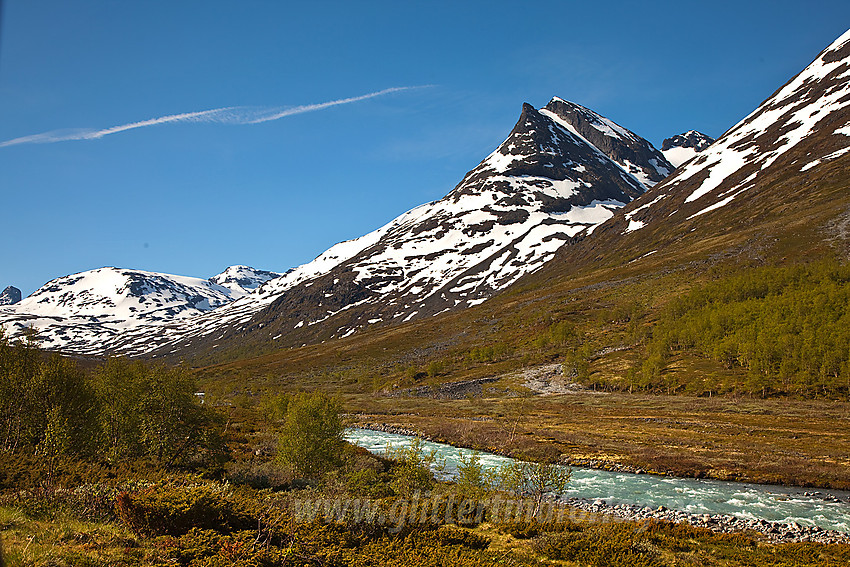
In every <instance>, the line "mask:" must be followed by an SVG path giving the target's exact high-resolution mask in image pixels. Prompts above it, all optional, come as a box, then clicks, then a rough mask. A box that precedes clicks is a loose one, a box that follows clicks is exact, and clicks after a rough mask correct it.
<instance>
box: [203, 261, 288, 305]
mask: <svg viewBox="0 0 850 567" xmlns="http://www.w3.org/2000/svg"><path fill="white" fill-rule="evenodd" d="M282 275H283V274H279V273H277V272H267V271H265V270H256V269H254V268H252V267H250V266H230V267H229V268H227V269H226V270H224V271H223V272H221V273H220V274H218V275H215V276H213V277H211V278H210V279H209V282H210V283H213V284H216V285H219V286H221V287H225V288H227V289H229V290H230V297H231V298H232V299H238V298H240V297H243V296H245V295H247V294H249V293H251V292H252V291H254V290H255V289H257V288H258V287H260V286H261V285H262V284H264V283H266V282H267V281H269V280H272V279H274V278H278V277H280V276H282Z"/></svg>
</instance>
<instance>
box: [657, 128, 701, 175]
mask: <svg viewBox="0 0 850 567" xmlns="http://www.w3.org/2000/svg"><path fill="white" fill-rule="evenodd" d="M713 143H714V138H712V137H711V136H707V135H706V134H703V133H702V132H697V131H696V130H688V131H687V132H684V133H682V134H678V135H676V136H673V137H672V138H667V139H666V140H664V141H663V142H662V143H661V153H662V154H664V157H666V158H667V161H669V162H670V163H671V164H673V165H674V166H675V167H679V166H680V165H682V164H683V163H685V162H686V161H688V160H689V159H691V158H692V157H694V156H695V155H697V154H698V153H699V152H701V151H703V150H705V149H706V148H708V147H709V146H710V145H711V144H713Z"/></svg>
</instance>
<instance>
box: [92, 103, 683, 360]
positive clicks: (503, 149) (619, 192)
mask: <svg viewBox="0 0 850 567" xmlns="http://www.w3.org/2000/svg"><path fill="white" fill-rule="evenodd" d="M672 169H673V168H672V166H671V165H670V164H669V163H667V162H666V160H665V159H664V157H663V155H661V154H660V153H659V152H658V151H657V150H655V149H654V148H652V146H651V144H649V142H647V141H646V140H643V139H642V138H640V137H639V136H636V135H635V134H633V133H631V132H629V131H628V130H626V129H625V128H622V127H621V126H619V125H617V124H615V123H614V122H612V121H610V120H607V119H605V118H603V117H601V116H599V115H598V114H596V113H593V112H592V111H590V110H588V109H585V108H583V107H581V106H579V105H575V104H572V103H567V102H565V101H563V100H561V99H557V98H556V99H553V100H552V101H551V102H550V103H549V104H548V105H547V106H546V107H545V108H543V109H541V110H536V109H535V108H534V107H532V106H531V105H528V104H525V105H523V109H522V114H521V116H520V119H519V121H518V122H517V124H516V126H515V127H514V129H513V130H512V132H511V134H510V135H509V136H508V138H507V139H506V140H505V142H504V143H502V144H501V145H500V146H499V147H498V148H497V149H496V150H495V151H494V152H493V153H492V154H490V155H489V156H488V157H487V158H485V159H484V160H483V161H482V162H481V163H480V164H479V165H478V166H477V167H476V168H475V169H473V170H472V171H470V172H469V173H468V174H467V175H466V176H465V177H464V179H463V180H462V181H461V182H460V183H459V184H458V185H457V186H456V187H455V188H454V190H453V191H451V192H450V193H449V194H448V195H447V196H446V197H444V198H443V199H440V200H438V201H435V202H432V203H428V204H425V205H422V206H420V207H417V208H415V209H413V210H411V211H408V212H407V213H404V214H403V215H401V216H399V217H398V218H396V219H395V220H393V221H392V222H390V223H389V224H387V225H385V226H384V227H382V228H380V229H378V230H376V231H374V232H372V233H370V234H367V235H365V236H363V237H361V238H358V239H356V240H352V241H348V242H343V243H340V244H338V245H336V246H334V247H333V248H331V249H330V250H328V251H327V252H325V253H324V254H322V255H321V256H319V257H318V258H316V260H314V261H313V262H310V263H308V264H305V265H303V266H299V267H298V268H295V269H294V270H291V271H290V272H288V273H287V274H285V275H284V276H282V277H280V278H277V279H274V280H271V281H269V282H267V283H266V284H264V285H263V286H261V287H260V288H259V289H258V290H257V291H256V292H254V293H252V294H250V295H248V296H246V297H244V298H242V299H240V300H237V301H235V302H234V303H232V304H231V305H228V306H225V307H224V308H221V309H218V310H216V311H214V312H212V313H209V314H206V315H203V316H200V317H197V318H192V319H191V320H187V321H185V322H181V323H180V324H176V325H169V326H162V327H160V328H157V329H147V330H145V331H144V333H135V334H133V335H128V336H123V337H120V338H118V339H116V340H115V341H111V342H110V343H109V345H108V346H109V348H111V349H113V350H115V351H117V352H127V353H141V352H142V349H143V348H145V349H149V348H151V346H152V345H153V346H154V350H155V351H156V352H157V353H158V354H168V353H173V352H174V353H176V352H185V351H187V349H189V350H192V351H195V350H199V349H201V350H203V349H213V348H220V347H222V346H223V345H226V344H234V343H239V344H245V340H246V338H249V339H248V340H251V341H254V340H256V341H259V342H269V341H276V343H275V344H279V345H293V344H301V343H303V342H311V341H316V340H325V339H327V338H331V337H341V336H347V335H349V334H351V333H353V332H355V331H357V330H358V329H360V328H363V327H365V326H368V325H373V324H376V323H386V322H389V321H407V320H410V319H412V318H416V317H423V316H431V315H435V314H438V313H441V312H443V311H447V310H450V309H461V308H465V307H469V306H472V305H476V304H478V303H481V302H482V301H485V300H486V299H487V298H489V297H490V296H492V294H493V293H494V292H496V291H497V290H500V289H504V288H505V287H507V286H509V285H510V284H511V283H513V282H515V281H516V280H517V279H518V278H520V277H522V276H523V275H525V274H527V273H530V272H532V271H534V270H536V269H538V268H539V267H540V266H542V265H543V264H545V263H546V262H547V261H548V260H550V259H551V258H552V257H553V256H554V254H555V252H556V251H557V249H558V248H560V247H561V246H562V245H563V244H564V243H565V242H567V241H568V240H570V239H571V238H572V237H574V236H575V235H577V234H589V233H591V232H592V231H593V229H594V227H596V226H597V225H598V224H599V223H601V222H603V221H605V220H606V219H608V218H610V217H611V216H612V215H613V211H614V210H615V209H617V208H619V207H622V206H623V205H624V204H625V203H627V202H629V201H631V200H632V199H634V198H635V197H637V196H639V195H641V194H642V193H643V192H644V191H646V189H647V188H648V187H649V186H651V185H653V184H654V183H655V182H656V181H657V180H660V179H662V178H663V177H664V176H665V175H666V174H667V173H668V172H669V171H671V170H672ZM150 331H153V332H150Z"/></svg>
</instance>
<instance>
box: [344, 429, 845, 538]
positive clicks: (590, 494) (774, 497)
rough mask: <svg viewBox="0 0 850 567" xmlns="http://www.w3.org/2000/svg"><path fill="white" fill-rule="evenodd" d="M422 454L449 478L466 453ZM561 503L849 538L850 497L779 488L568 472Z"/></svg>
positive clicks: (382, 436)
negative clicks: (679, 513)
mask: <svg viewBox="0 0 850 567" xmlns="http://www.w3.org/2000/svg"><path fill="white" fill-rule="evenodd" d="M346 439H347V440H348V441H349V442H351V443H353V444H355V445H359V446H360V447H364V448H365V449H368V450H369V451H371V452H373V453H383V452H385V451H386V450H387V447H393V448H397V447H404V446H406V445H409V444H410V443H411V441H412V440H413V437H409V436H407V435H397V434H394V433H384V432H381V431H372V430H368V429H349V430H348V431H347V432H346ZM424 443H425V449H426V451H431V450H432V449H434V450H436V451H437V455H438V458H439V459H442V460H444V461H445V464H446V467H445V474H446V475H447V476H448V477H449V478H450V477H451V476H452V474H453V473H454V472H455V471H456V465H457V463H458V462H459V457H460V456H461V455H469V454H470V453H471V451H470V450H469V449H459V448H457V447H453V446H452V445H446V444H443V443H433V442H430V441H425V442H424ZM479 456H480V462H481V463H482V464H484V465H485V466H487V467H499V466H501V465H502V464H504V463H506V462H509V461H510V459H509V458H508V457H502V456H500V455H493V454H490V453H479ZM560 496H561V497H563V498H569V497H576V498H586V499H588V500H597V499H598V500H604V501H605V502H606V503H608V504H621V503H622V504H639V505H641V506H650V507H653V508H656V507H658V506H665V507H667V508H671V509H675V510H683V511H686V512H690V513H692V514H729V515H733V516H737V517H739V518H746V519H765V520H769V521H773V522H785V523H790V522H797V523H798V524H800V525H803V526H811V525H817V526H819V527H821V528H823V529H826V530H838V531H841V532H845V533H850V492H843V491H835V490H817V489H801V488H793V487H784V486H772V485H761V484H747V483H740V482H723V481H718V480H702V479H689V478H676V477H665V476H655V475H648V474H632V473H622V472H609V471H602V470H596V469H584V468H575V467H573V472H572V478H571V480H570V483H569V488H568V489H567V490H566V491H565V492H563V493H562V494H561V495H560Z"/></svg>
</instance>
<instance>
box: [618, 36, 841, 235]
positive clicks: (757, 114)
mask: <svg viewBox="0 0 850 567" xmlns="http://www.w3.org/2000/svg"><path fill="white" fill-rule="evenodd" d="M848 152H850V31H848V32H846V33H845V34H843V35H842V36H841V37H839V38H838V39H837V40H836V41H835V42H833V43H832V45H830V46H829V47H828V48H826V49H825V50H824V51H823V52H821V54H820V55H819V56H818V57H817V59H815V61H814V62H812V63H811V64H810V65H809V66H808V67H806V69H804V70H803V71H802V72H800V73H799V74H798V75H797V76H795V77H794V78H793V79H791V80H790V81H789V82H788V83H786V84H785V85H784V86H783V87H782V88H780V89H779V90H777V91H776V92H775V93H774V94H773V95H772V96H771V97H770V98H768V99H767V100H766V101H765V102H763V103H762V104H761V105H760V106H759V107H758V108H757V109H756V110H754V111H753V112H752V113H751V114H750V115H749V116H747V117H746V118H744V119H743V120H742V121H741V122H739V123H738V124H736V125H735V126H733V127H732V128H731V129H730V130H728V131H727V132H726V133H725V134H723V136H721V137H720V138H719V139H718V140H717V141H716V142H715V143H714V144H712V145H711V147H709V148H707V149H706V150H705V151H703V152H701V153H700V154H699V156H698V157H696V158H695V159H692V160H690V161H689V162H687V163H686V164H684V165H683V166H682V167H681V168H679V169H677V170H676V171H675V172H674V173H673V174H672V175H671V176H670V177H669V178H667V179H666V180H665V181H664V182H663V183H661V184H659V185H658V186H656V187H655V188H654V190H653V191H652V192H651V194H647V195H645V196H644V198H643V199H641V201H640V202H639V203H635V204H633V205H632V206H631V207H629V208H628V209H627V210H625V213H624V215H623V217H622V219H620V220H619V221H617V220H615V221H614V222H613V223H612V225H611V226H610V227H606V230H607V231H613V232H616V231H618V230H619V231H620V232H621V233H622V232H633V231H636V230H641V229H643V228H644V227H645V226H652V225H653V224H658V223H660V224H664V225H666V224H669V223H676V224H679V225H680V226H682V225H684V224H686V223H688V222H689V221H694V220H695V219H699V218H700V217H702V216H703V215H706V214H708V213H712V212H714V211H718V210H719V211H722V212H721V213H720V214H730V211H729V208H730V207H733V206H734V205H739V206H737V207H733V209H734V210H739V209H740V207H744V206H746V203H749V202H750V201H753V200H759V199H768V200H772V201H773V202H778V200H779V199H780V198H781V197H782V195H777V194H775V193H774V194H763V192H764V190H765V188H767V187H769V185H770V183H769V182H770V181H772V180H773V181H776V180H779V179H778V177H779V176H781V177H782V179H783V180H788V179H789V178H790V177H797V178H799V179H800V180H801V183H802V182H805V180H806V179H807V178H811V177H812V176H813V175H816V174H817V170H818V168H822V167H824V164H827V163H829V162H831V161H833V160H837V159H839V158H841V157H842V156H845V155H846V154H847V153H848ZM700 222H703V221H702V220H700ZM624 224H625V226H623V225H624ZM615 225H616V226H615Z"/></svg>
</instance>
